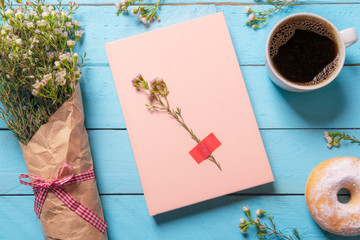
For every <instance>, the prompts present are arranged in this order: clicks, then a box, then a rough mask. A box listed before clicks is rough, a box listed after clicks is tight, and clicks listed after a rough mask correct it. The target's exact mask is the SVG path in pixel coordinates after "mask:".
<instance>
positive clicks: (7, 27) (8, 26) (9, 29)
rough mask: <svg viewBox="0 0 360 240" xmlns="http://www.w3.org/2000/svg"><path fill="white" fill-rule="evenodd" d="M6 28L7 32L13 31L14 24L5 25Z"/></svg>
mask: <svg viewBox="0 0 360 240" xmlns="http://www.w3.org/2000/svg"><path fill="white" fill-rule="evenodd" d="M4 29H5V31H6V32H9V31H12V29H13V28H12V26H10V25H6V26H5V27H4Z"/></svg>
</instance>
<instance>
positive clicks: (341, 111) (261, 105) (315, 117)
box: [0, 66, 360, 128]
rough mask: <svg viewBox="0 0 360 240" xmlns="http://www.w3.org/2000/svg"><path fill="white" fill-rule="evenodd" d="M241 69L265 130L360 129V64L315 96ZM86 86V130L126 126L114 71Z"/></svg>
mask: <svg viewBox="0 0 360 240" xmlns="http://www.w3.org/2000/svg"><path fill="white" fill-rule="evenodd" d="M241 70H242V73H243V76H244V79H245V82H246V86H247V89H248V92H249V96H250V100H251V103H252V105H253V109H254V112H255V116H256V119H257V122H258V125H259V127H260V128H360V121H358V119H359V118H360V108H359V107H358V106H359V104H360V103H359V101H360V99H359V98H358V92H359V84H358V81H357V80H358V78H359V76H360V66H345V67H344V68H343V70H342V72H341V73H340V75H339V77H338V79H336V80H335V82H333V83H332V84H330V85H329V86H327V87H325V88H323V89H321V90H317V91H314V92H309V93H292V92H287V91H283V90H280V89H279V88H277V87H276V86H275V85H274V84H273V83H272V82H271V80H270V79H269V78H268V76H267V73H266V69H265V67H264V66H242V67H241ZM81 83H82V94H83V100H84V101H83V102H84V109H85V115H86V117H85V124H86V126H87V127H88V128H126V126H125V122H124V119H123V116H122V113H121V108H120V104H119V101H118V97H117V94H116V90H115V86H114V83H113V79H112V75H111V71H110V68H109V67H86V68H85V69H84V71H83V77H82V79H81ZM144 104H145V103H144ZM0 127H3V128H4V127H5V125H4V123H3V122H0Z"/></svg>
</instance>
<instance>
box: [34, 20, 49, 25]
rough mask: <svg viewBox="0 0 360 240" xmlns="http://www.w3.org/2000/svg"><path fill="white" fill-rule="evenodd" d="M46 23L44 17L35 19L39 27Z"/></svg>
mask: <svg viewBox="0 0 360 240" xmlns="http://www.w3.org/2000/svg"><path fill="white" fill-rule="evenodd" d="M46 24H47V23H46V21H45V20H44V19H42V20H38V21H36V25H38V26H39V27H45V26H46Z"/></svg>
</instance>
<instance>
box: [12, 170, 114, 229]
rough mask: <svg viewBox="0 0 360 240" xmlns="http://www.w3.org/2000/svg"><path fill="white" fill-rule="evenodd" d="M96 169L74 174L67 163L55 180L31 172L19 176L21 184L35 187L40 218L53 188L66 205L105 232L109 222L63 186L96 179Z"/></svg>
mask: <svg viewBox="0 0 360 240" xmlns="http://www.w3.org/2000/svg"><path fill="white" fill-rule="evenodd" d="M66 168H67V169H69V170H70V173H69V174H67V175H65V176H64V177H61V178H60V176H61V173H62V172H63V171H64V170H65V169H66ZM23 178H29V179H30V178H32V179H35V181H34V182H25V181H23V180H22V179H23ZM94 178H95V174H94V169H90V170H89V171H86V172H84V173H80V174H78V175H74V169H73V167H72V166H71V165H70V164H67V163H65V164H64V165H63V166H62V167H61V168H60V170H59V173H58V178H57V179H55V180H53V181H46V180H45V179H42V178H40V177H38V176H35V175H31V174H21V175H20V176H19V180H20V183H21V184H24V185H27V186H31V187H32V188H33V191H34V194H35V203H34V210H35V213H36V216H37V217H38V218H39V217H40V214H41V210H42V207H43V204H44V202H45V199H46V196H47V194H48V191H49V190H51V191H52V192H53V193H54V194H55V196H56V197H57V198H59V199H60V200H61V201H62V202H63V203H64V204H65V205H66V206H68V207H69V208H70V209H71V210H72V211H74V212H75V213H76V214H77V215H79V216H80V217H82V218H83V219H85V220H86V221H87V222H89V223H90V224H91V225H93V226H94V227H95V228H96V229H98V230H99V231H100V232H102V233H103V234H105V232H106V228H107V224H106V222H105V221H104V220H102V219H101V218H100V217H99V216H97V215H96V214H95V213H94V212H93V211H91V210H90V209H88V208H87V207H85V206H84V205H82V204H81V203H79V202H77V201H76V200H75V199H74V198H73V197H72V196H71V195H70V194H69V193H68V192H66V191H65V190H64V189H63V188H62V186H63V185H67V184H72V183H77V182H82V181H86V180H90V179H94Z"/></svg>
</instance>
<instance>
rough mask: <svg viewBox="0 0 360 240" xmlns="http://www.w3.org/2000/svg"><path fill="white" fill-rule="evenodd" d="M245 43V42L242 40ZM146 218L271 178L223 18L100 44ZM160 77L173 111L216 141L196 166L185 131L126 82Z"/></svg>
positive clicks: (220, 15) (215, 16)
mask: <svg viewBox="0 0 360 240" xmlns="http://www.w3.org/2000/svg"><path fill="white" fill-rule="evenodd" d="M244 44H246V43H244ZM105 48H106V52H107V55H108V59H109V63H110V67H111V71H112V74H113V78H114V81H115V86H116V90H117V93H118V97H119V101H120V104H121V108H122V112H123V115H124V119H125V123H126V127H127V130H128V133H129V138H130V141H131V146H132V149H133V152H134V156H135V160H136V164H137V167H138V172H139V175H140V180H141V184H142V188H143V191H144V195H145V199H146V203H147V206H148V210H149V214H150V215H156V214H159V213H163V212H166V211H170V210H173V209H177V208H180V207H184V206H187V205H191V204H194V203H198V202H201V201H204V200H208V199H211V198H215V197H219V196H222V195H226V194H229V193H233V192H237V191H241V190H244V189H247V188H251V187H254V186H258V185H261V184H265V183H269V182H272V181H274V178H273V175H272V172H271V168H270V165H269V162H268V159H267V156H266V152H265V149H264V146H263V143H262V140H261V136H260V132H259V129H258V126H257V123H256V119H255V116H254V113H253V110H252V107H251V103H250V100H249V97H248V94H247V91H246V86H245V84H244V80H243V78H242V75H241V71H240V67H239V63H238V61H237V57H236V54H235V51H234V48H233V45H232V41H231V38H230V34H229V31H228V28H227V25H226V21H225V18H224V15H223V13H217V14H213V15H209V16H206V17H202V18H198V19H195V20H192V21H188V22H184V23H181V24H177V25H174V26H170V27H165V28H162V29H158V30H155V31H151V32H147V33H144V34H140V35H137V36H133V37H130V38H126V39H122V40H118V41H115V42H111V43H107V44H105ZM137 73H141V74H142V75H143V76H144V78H145V79H146V80H151V79H152V78H153V77H155V76H158V77H162V78H163V79H164V80H165V81H166V83H167V86H168V88H169V91H170V94H169V96H168V99H169V102H170V105H171V106H172V107H174V108H175V107H180V108H181V109H182V115H183V118H184V120H185V122H186V123H187V124H188V126H189V127H190V128H192V129H193V131H194V133H195V134H196V135H197V136H198V137H199V138H200V139H204V138H205V137H207V136H208V135H209V134H210V133H214V135H215V136H216V138H218V140H219V141H220V142H221V143H222V144H221V146H220V147H219V148H217V149H216V150H215V151H214V152H213V155H214V157H215V158H216V160H217V161H219V162H220V164H221V167H222V171H220V170H219V169H218V168H217V167H216V165H215V164H214V163H212V162H210V161H209V160H205V161H203V162H202V163H200V164H198V163H197V162H196V161H195V160H194V159H193V158H192V156H191V155H190V154H189V151H190V150H192V149H193V148H194V147H195V146H196V142H195V141H194V140H192V139H191V138H190V135H189V134H188V133H187V132H186V131H185V129H184V128H183V127H182V126H181V125H179V124H178V123H177V122H176V121H175V119H173V118H172V117H171V116H170V115H168V114H166V113H164V112H154V111H153V112H151V111H149V110H147V108H146V107H145V103H148V99H147V96H146V95H145V94H144V93H143V92H141V91H136V89H135V88H134V87H133V86H132V84H131V79H132V78H133V77H134V76H135V75H136V74H137Z"/></svg>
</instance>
